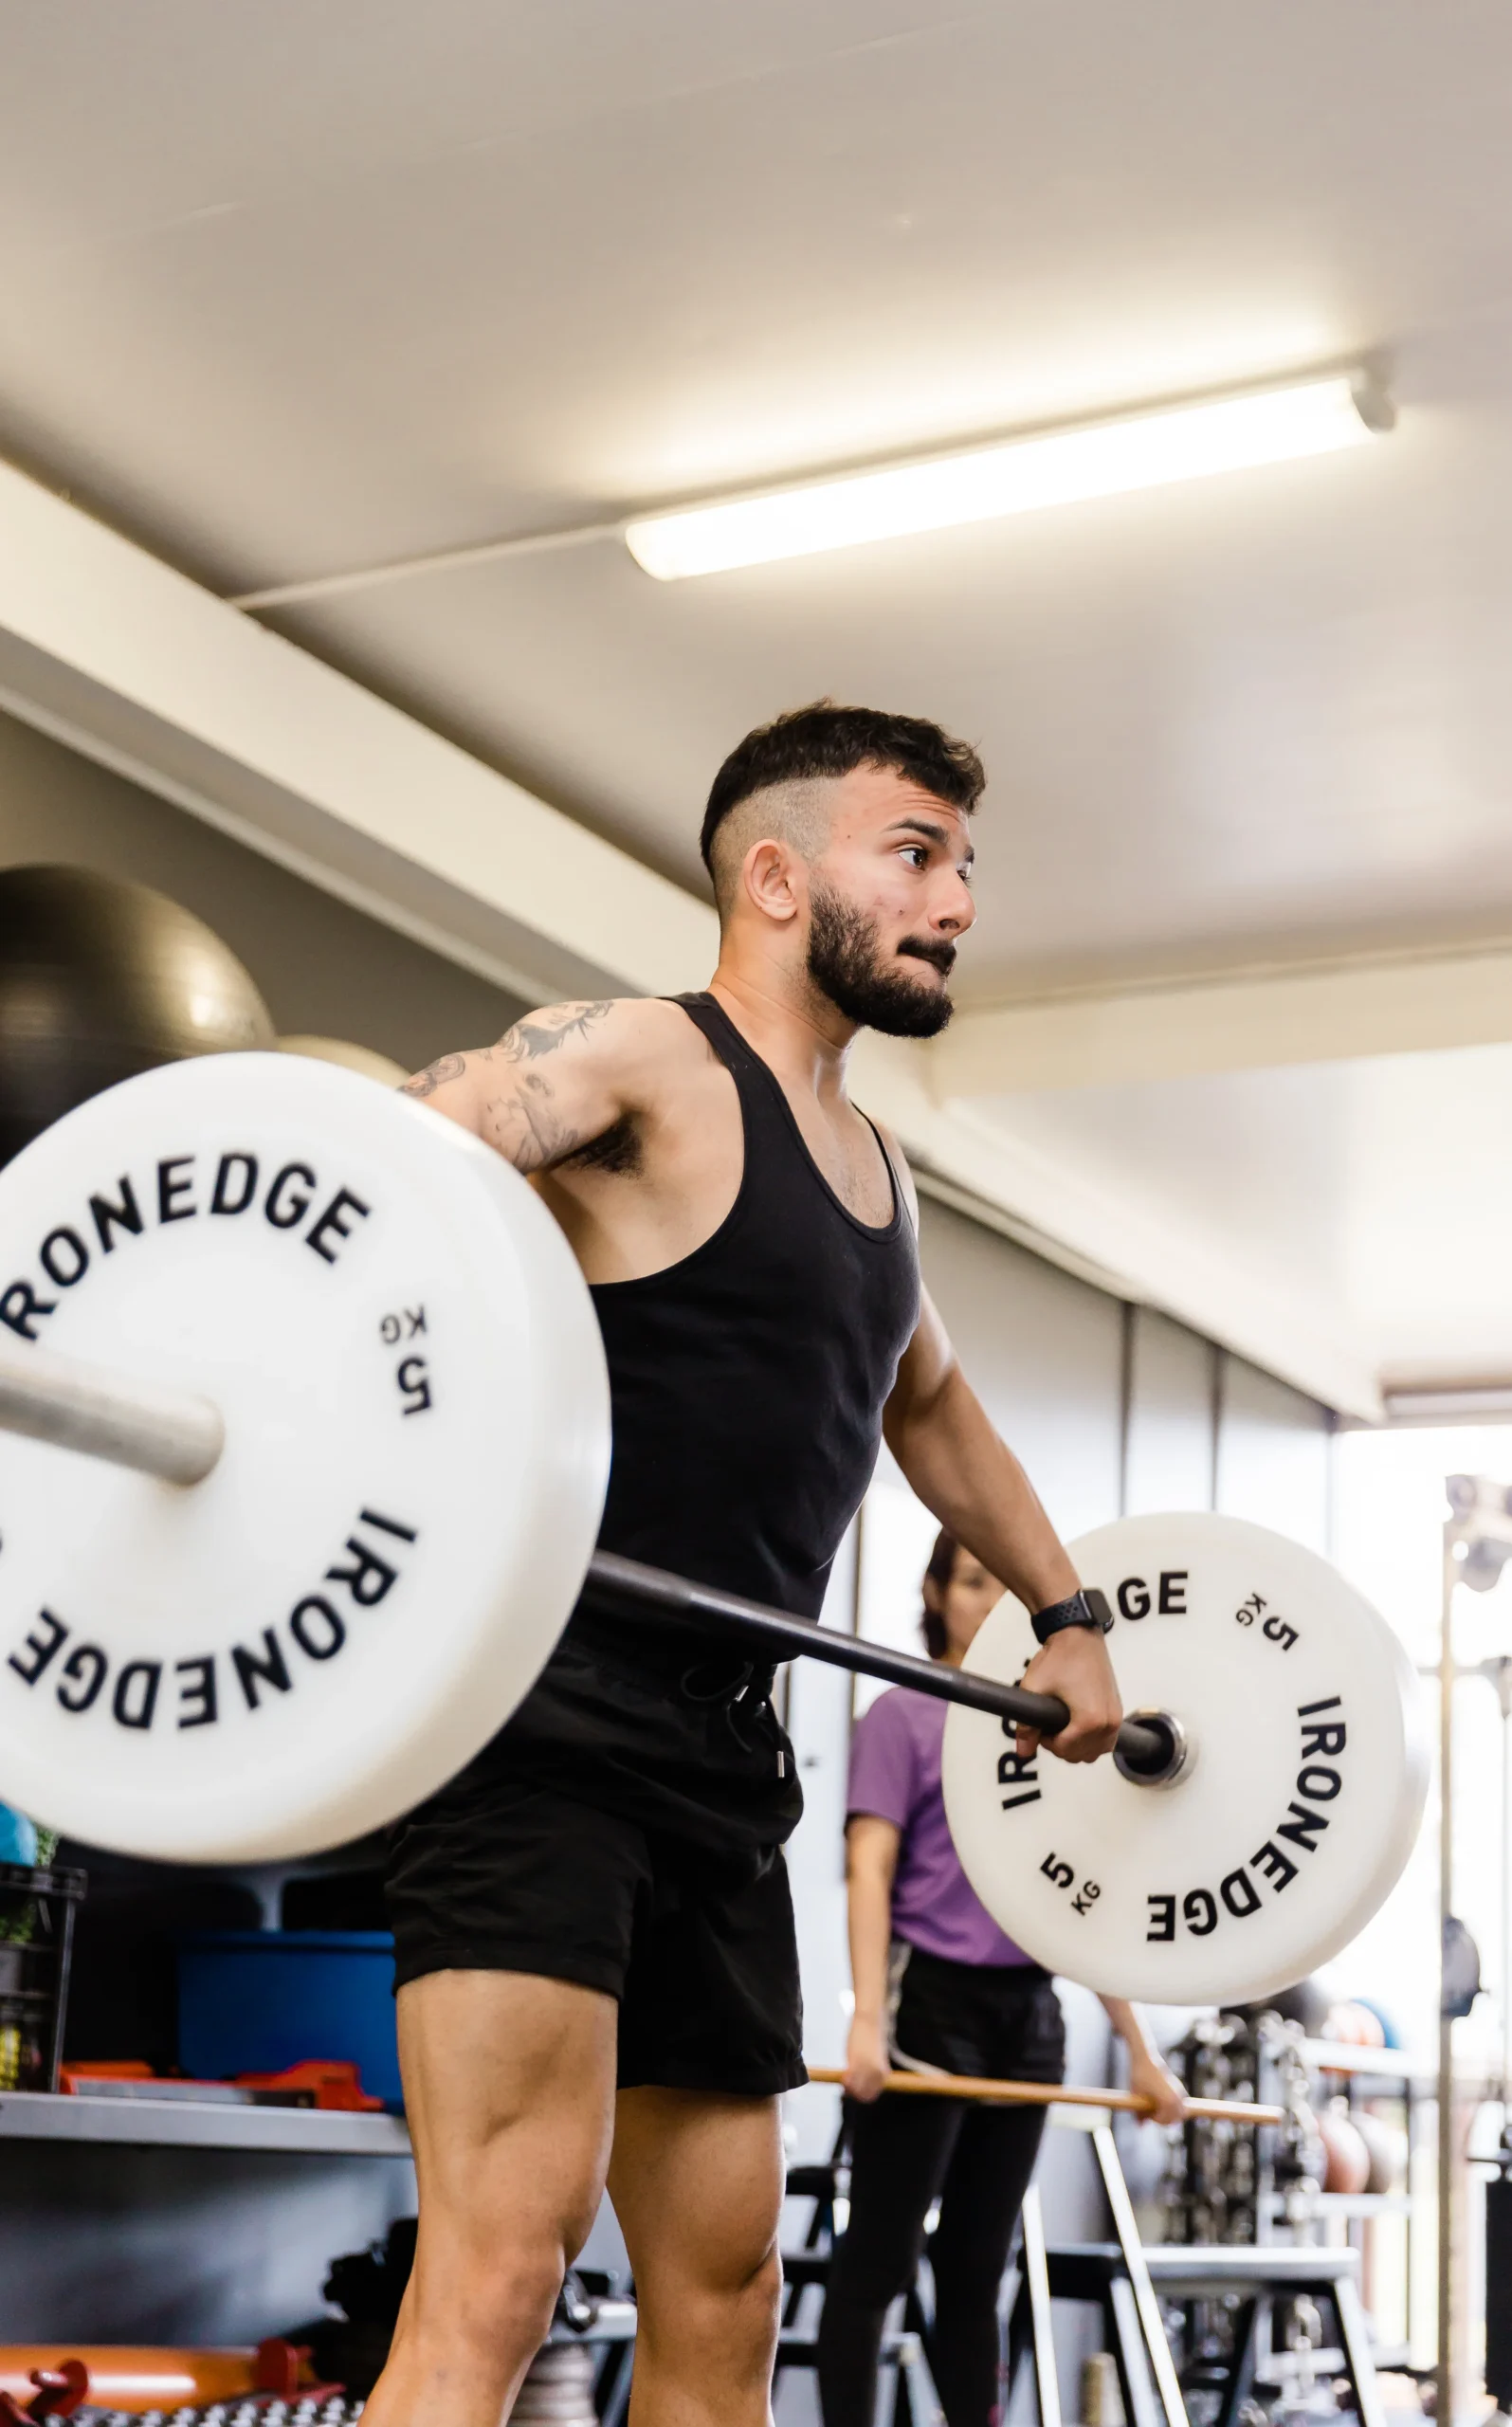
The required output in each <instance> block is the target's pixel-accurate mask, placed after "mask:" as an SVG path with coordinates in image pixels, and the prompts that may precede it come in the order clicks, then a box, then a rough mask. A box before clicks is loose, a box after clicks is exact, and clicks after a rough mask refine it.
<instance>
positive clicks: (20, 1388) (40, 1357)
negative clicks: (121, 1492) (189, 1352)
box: [0, 1347, 226, 1484]
mask: <svg viewBox="0 0 1512 2427" xmlns="http://www.w3.org/2000/svg"><path fill="white" fill-rule="evenodd" d="M0 1431H4V1432H22V1433H25V1434H26V1435H27V1437H28V1438H29V1439H30V1440H33V1441H48V1442H51V1443H52V1444H53V1446H54V1447H55V1448H56V1449H60V1450H78V1451H82V1452H83V1453H84V1454H85V1455H86V1456H88V1457H91V1458H103V1459H105V1460H106V1461H107V1462H108V1463H109V1464H110V1465H112V1466H117V1467H130V1468H132V1469H134V1470H135V1471H136V1472H137V1474H146V1475H157V1476H160V1477H161V1479H162V1480H163V1482H165V1483H179V1484H189V1483H201V1482H203V1481H204V1478H205V1477H206V1476H207V1475H208V1474H209V1471H210V1469H211V1468H212V1467H213V1466H214V1464H215V1462H216V1460H217V1458H218V1457H219V1456H220V1454H221V1451H222V1449H223V1448H224V1446H225V1441H226V1427H225V1425H224V1423H223V1422H222V1420H221V1413H220V1410H219V1408H217V1407H214V1406H212V1405H211V1403H210V1401H209V1399H206V1398H200V1397H198V1396H196V1395H195V1394H193V1393H191V1392H189V1391H176V1390H173V1389H171V1388H169V1387H167V1386H165V1385H164V1384H163V1383H161V1382H149V1381H143V1380H140V1379H138V1378H125V1377H122V1376H120V1375H118V1374H114V1373H109V1372H106V1371H105V1370H103V1369H102V1368H101V1367H99V1366H95V1365H86V1364H83V1363H81V1362H80V1361H79V1360H78V1359H74V1358H71V1357H55V1356H54V1355H53V1354H52V1352H51V1350H50V1349H46V1348H27V1349H11V1348H9V1347H4V1348H0Z"/></svg>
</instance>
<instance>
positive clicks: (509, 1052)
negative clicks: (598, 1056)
mask: <svg viewBox="0 0 1512 2427" xmlns="http://www.w3.org/2000/svg"><path fill="white" fill-rule="evenodd" d="M613 1009H614V1005H613V1002H612V1000H610V1001H608V1002H602V1003H553V1004H551V1005H550V1006H549V1007H548V1008H547V1009H546V1010H545V1011H543V1012H531V1013H528V1014H527V1016H526V1017H525V1018H524V1019H522V1020H517V1021H516V1022H515V1025H514V1027H513V1028H512V1029H510V1031H508V1033H507V1035H505V1036H503V1037H501V1039H500V1043H499V1053H500V1056H501V1059H502V1060H503V1061H505V1062H538V1061H539V1060H540V1058H541V1056H542V1054H545V1053H555V1052H556V1051H557V1050H558V1049H559V1048H560V1047H561V1046H563V1045H566V1044H568V1043H569V1042H570V1041H571V1039H573V1038H574V1037H583V1036H586V1035H587V1034H588V1032H589V1031H590V1029H592V1028H596V1027H597V1026H598V1024H599V1022H600V1021H601V1020H605V1019H607V1018H608V1017H609V1014H610V1012H611V1011H612V1010H613Z"/></svg>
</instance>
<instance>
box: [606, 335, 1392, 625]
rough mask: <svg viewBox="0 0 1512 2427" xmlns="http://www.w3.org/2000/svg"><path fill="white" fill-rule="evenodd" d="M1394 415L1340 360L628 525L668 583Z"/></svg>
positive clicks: (1236, 455) (1143, 484)
mask: <svg viewBox="0 0 1512 2427" xmlns="http://www.w3.org/2000/svg"><path fill="white" fill-rule="evenodd" d="M1393 421H1394V413H1393V411H1392V407H1391V404H1390V402H1389V400H1388V399H1387V398H1386V397H1385V396H1384V395H1383V394H1382V393H1381V392H1380V390H1379V389H1378V388H1376V387H1375V386H1374V384H1373V383H1371V382H1370V381H1369V380H1368V379H1366V378H1364V377H1363V376H1362V375H1361V374H1359V373H1358V372H1354V373H1349V372H1334V373H1330V374H1326V375H1323V376H1321V377H1320V376H1315V377H1313V378H1310V379H1304V380H1300V381H1293V382H1291V383H1290V384H1289V385H1286V386H1280V385H1276V386H1271V387H1266V388H1257V389H1251V390H1250V391H1249V392H1248V393H1246V394H1242V395H1227V396H1210V397H1206V398H1204V399H1202V400H1201V401H1200V402H1197V403H1194V404H1185V405H1166V406H1161V407H1158V408H1157V409H1156V410H1154V411H1144V412H1136V413H1124V414H1120V416H1119V417H1118V418H1117V419H1116V420H1108V421H1099V422H1084V423H1082V424H1079V425H1078V426H1077V427H1075V428H1072V429H1055V430H1046V431H1042V432H1036V433H1034V434H1033V435H1032V436H1028V437H1023V438H1005V439H999V440H997V441H995V442H994V443H993V445H992V446H989V447H968V448H965V449H963V450H962V451H961V452H960V453H958V454H953V455H934V456H928V457H926V458H924V459H923V460H922V461H921V462H916V463H912V464H896V465H888V466H887V467H886V468H885V469H884V470H881V471H875V472H853V473H848V474H846V475H843V476H842V477H841V478H839V479H837V480H829V481H809V482H806V483H805V484H803V486H802V487H800V488H786V489H774V490H770V491H768V492H767V493H766V494H764V495H762V496H759V497H743V498H728V499H725V500H722V501H720V502H716V503H714V504H712V505H695V506H687V507H683V509H681V510H680V511H679V512H676V513H673V514H653V515H647V516H645V517H643V518H642V519H640V520H637V521H634V522H630V523H628V524H627V525H626V530H625V544H626V546H627V547H628V549H629V552H630V554H631V556H632V557H634V558H635V561H636V563H637V564H638V565H640V566H642V567H643V568H644V570H645V571H646V572H647V573H648V574H652V575H654V576H655V578H656V579H657V580H658V581H684V580H686V579H687V578H688V576H689V575H692V574H702V573H726V572H728V571H729V570H730V569H731V567H732V566H735V565H762V564H771V563H773V562H774V560H775V559H777V558H778V557H813V556H819V555H821V554H822V553H823V552H824V551H825V550H827V549H829V548H853V547H857V546H860V545H861V544H862V543H863V542H865V541H866V540H868V539H899V538H904V537H906V536H907V535H908V534H909V533H911V532H915V531H945V530H949V529H950V528H951V527H952V526H953V525H954V524H956V523H961V522H989V521H992V520H994V519H995V518H996V517H998V516H999V515H1006V514H1032V513H1033V512H1034V511H1035V510H1036V509H1037V508H1038V507H1040V506H1046V505H1068V504H1071V503H1072V502H1075V501H1076V500H1078V499H1081V498H1089V497H1114V496H1117V495H1118V494H1120V491H1124V490H1128V489H1149V488H1157V487H1159V486H1160V485H1161V484H1163V483H1165V482H1168V481H1195V480H1200V479H1202V478H1203V477H1204V475H1205V474H1207V473H1210V472H1235V471H1242V470H1245V469H1247V468H1248V466H1249V465H1254V464H1279V463H1284V462H1286V461H1287V460H1288V459H1289V458H1290V457H1293V456H1298V455H1326V454H1330V453H1332V452H1333V451H1334V450H1335V449H1337V448H1339V447H1357V446H1359V445H1361V444H1362V443H1363V442H1364V441H1365V440H1366V439H1367V438H1369V437H1371V436H1372V435H1374V434H1375V432H1377V431H1380V430H1385V429H1391V427H1392V424H1393Z"/></svg>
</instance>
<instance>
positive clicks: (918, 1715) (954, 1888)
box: [846, 1686, 1031, 1965]
mask: <svg viewBox="0 0 1512 2427" xmlns="http://www.w3.org/2000/svg"><path fill="white" fill-rule="evenodd" d="M949 1707H950V1706H949V1704H948V1703H943V1702H937V1701H936V1699H935V1697H934V1696H933V1695H932V1694H915V1693H910V1691H909V1689H908V1688H907V1687H906V1686H893V1687H890V1688H888V1690H887V1692H886V1693H884V1694H879V1695H878V1697H877V1700H876V1701H875V1702H874V1703H873V1704H872V1706H871V1708H870V1709H869V1710H868V1711H866V1712H865V1714H864V1715H863V1717H862V1718H861V1719H859V1720H858V1721H857V1722H856V1727H855V1732H854V1734H853V1736H852V1737H851V1740H850V1793H849V1796H848V1797H847V1803H846V1816H847V1819H849V1818H852V1817H854V1816H856V1815H857V1814H859V1813H870V1814H872V1815H874V1816H876V1818H878V1819H879V1820H890V1821H891V1822H892V1824H893V1826H894V1828H896V1829H900V1830H901V1831H902V1845H901V1846H900V1847H899V1849H898V1870H897V1872H896V1874H895V1876H894V1879H893V1891H892V1925H893V1935H894V1937H895V1938H902V1939H906V1940H907V1941H908V1943H909V1944H910V1945H911V1946H917V1947H919V1948H920V1950H921V1952H922V1953H923V1954H925V1955H941V1956H944V1957H945V1958H946V1959H947V1961H948V1962H952V1963H984V1964H986V1963H993V1964H1000V1965H1001V1964H1009V1963H1028V1962H1030V1961H1031V1959H1030V1958H1029V1956H1027V1955H1026V1954H1025V1952H1024V1950H1023V1948H1022V1947H1021V1946H1015V1945H1014V1943H1013V1941H1012V1940H1011V1938H1009V1937H1007V1936H1005V1934H1004V1932H1003V1931H1002V1930H1000V1929H999V1928H998V1926H997V1924H996V1923H995V1922H994V1921H993V1917H992V1915H991V1913H990V1912H989V1911H988V1909H987V1907H986V1906H985V1905H984V1904H983V1903H982V1902H981V1899H980V1898H979V1897H978V1895H977V1893H976V1891H975V1889H974V1888H973V1886H972V1884H971V1882H970V1880H969V1879H968V1878H967V1876H966V1873H965V1872H964V1871H963V1870H962V1869H961V1867H960V1862H959V1860H958V1858H957V1856H956V1847H955V1843H954V1841H953V1839H952V1837H951V1834H950V1829H949V1826H948V1825H947V1822H946V1819H945V1798H944V1797H943V1796H942V1794H941V1793H940V1786H939V1757H940V1748H941V1746H942V1744H943V1743H944V1739H945V1716H946V1713H947V1711H948V1710H949Z"/></svg>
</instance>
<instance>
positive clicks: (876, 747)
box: [699, 700, 987, 875]
mask: <svg viewBox="0 0 1512 2427" xmlns="http://www.w3.org/2000/svg"><path fill="white" fill-rule="evenodd" d="M858 767H891V768H893V769H895V770H896V772H897V773H898V774H899V775H900V776H907V778H908V780H909V781H910V783H915V784H919V785H920V786H921V787H922V789H923V790H924V791H925V792H926V793H930V794H933V795H934V797H935V799H936V800H943V801H948V802H949V803H950V805H951V807H952V808H953V809H960V810H964V811H965V812H966V813H967V815H968V816H969V815H970V814H971V812H972V811H973V810H974V809H975V807H976V804H977V802H978V801H979V800H980V798H981V796H982V794H983V792H984V791H985V789H986V785H987V775H986V771H985V769H984V768H983V766H982V762H981V760H980V759H979V758H978V757H977V756H976V753H975V750H974V749H973V748H972V746H971V743H970V742H969V741H956V740H953V739H952V738H951V736H950V735H949V734H948V733H946V732H945V731H944V730H943V728H942V727H941V726H939V725H938V724H931V723H930V722H929V721H928V719H927V718H925V717H902V716H892V715H890V714H889V713H888V712H887V710H886V709H884V708H843V707H840V706H839V705H838V704H837V703H836V702H835V701H833V700H813V701H811V703H810V704H809V705H808V707H806V708H790V709H789V710H788V712H787V714H786V715H785V716H780V717H774V719H773V721H772V722H771V723H770V724H759V725H757V726H756V730H755V731H754V732H753V733H748V734H747V735H746V737H745V739H744V740H743V741H738V742H737V743H736V745H735V748H734V749H733V750H732V751H731V753H730V755H729V757H728V758H726V760H725V762H724V764H723V766H722V767H721V768H720V772H719V774H718V775H717V776H715V778H714V783H713V786H712V788H711V790H710V793H709V805H708V807H707V809H706V810H705V811H704V812H703V829H702V831H701V834H700V836H699V849H700V850H701V852H702V854H703V865H704V867H706V868H707V869H708V870H709V872H710V874H711V875H712V874H713V870H714V837H715V835H716V834H717V833H718V831H719V830H720V826H721V825H722V824H723V822H724V820H725V819H726V818H727V817H728V816H729V814H730V812H731V810H732V809H737V808H738V806H739V804H740V802H741V801H743V800H749V799H750V797H751V795H752V794H753V793H764V792H767V791H768V790H770V788H771V787H772V786H773V785H774V784H792V783H802V782H804V781H806V780H808V779H809V778H811V777H812V776H848V775H851V774H853V773H854V771H855V769H856V768H858Z"/></svg>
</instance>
